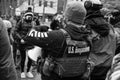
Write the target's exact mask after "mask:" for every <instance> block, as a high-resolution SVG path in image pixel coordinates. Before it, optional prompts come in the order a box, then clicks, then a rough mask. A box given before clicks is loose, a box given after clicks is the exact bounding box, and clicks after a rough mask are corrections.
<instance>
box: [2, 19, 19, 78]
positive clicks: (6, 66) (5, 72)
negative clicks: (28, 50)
mask: <svg viewBox="0 0 120 80" xmlns="http://www.w3.org/2000/svg"><path fill="white" fill-rule="evenodd" d="M0 42H1V43H0V47H1V48H0V57H1V58H0V80H18V77H17V72H16V69H15V65H14V60H13V56H12V53H11V46H10V40H9V37H8V32H7V29H6V27H5V26H4V23H3V21H2V19H0Z"/></svg>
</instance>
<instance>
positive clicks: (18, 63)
mask: <svg viewBox="0 0 120 80" xmlns="http://www.w3.org/2000/svg"><path fill="white" fill-rule="evenodd" d="M27 61H28V58H27V57H26V62H25V72H26V64H27ZM16 65H17V66H18V67H17V68H16V70H17V75H18V80H41V75H40V74H38V73H37V68H36V66H32V67H31V69H30V71H31V72H32V73H33V75H34V78H28V77H26V78H25V79H21V77H20V74H21V72H20V67H19V66H20V55H18V56H17V64H16Z"/></svg>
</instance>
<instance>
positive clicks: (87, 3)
mask: <svg viewBox="0 0 120 80" xmlns="http://www.w3.org/2000/svg"><path fill="white" fill-rule="evenodd" d="M84 7H85V8H86V9H87V10H89V9H91V10H99V9H101V8H102V7H103V5H102V4H94V3H93V2H92V1H90V0H89V1H85V2H84Z"/></svg>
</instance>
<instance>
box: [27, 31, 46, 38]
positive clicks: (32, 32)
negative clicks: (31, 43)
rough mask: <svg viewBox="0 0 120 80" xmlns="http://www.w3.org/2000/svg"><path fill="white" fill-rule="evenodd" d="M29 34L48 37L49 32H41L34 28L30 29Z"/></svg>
mask: <svg viewBox="0 0 120 80" xmlns="http://www.w3.org/2000/svg"><path fill="white" fill-rule="evenodd" d="M28 36H30V37H38V38H45V37H48V34H47V32H39V31H36V30H34V29H32V30H31V31H30V33H29V34H28Z"/></svg>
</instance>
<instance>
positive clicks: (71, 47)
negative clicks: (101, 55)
mask: <svg viewBox="0 0 120 80" xmlns="http://www.w3.org/2000/svg"><path fill="white" fill-rule="evenodd" d="M67 45H68V54H81V53H84V52H89V51H90V46H88V44H87V42H86V41H75V40H71V39H67Z"/></svg>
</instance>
